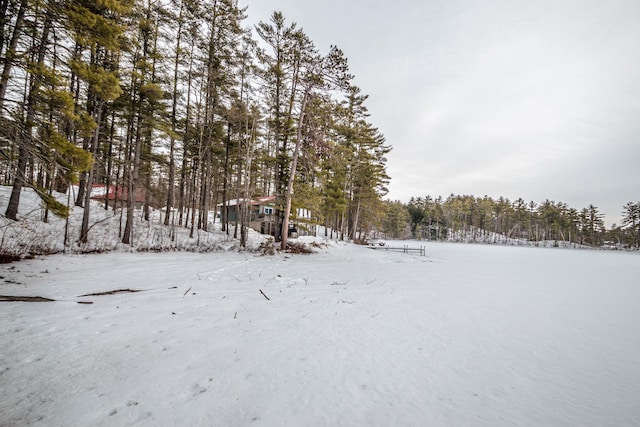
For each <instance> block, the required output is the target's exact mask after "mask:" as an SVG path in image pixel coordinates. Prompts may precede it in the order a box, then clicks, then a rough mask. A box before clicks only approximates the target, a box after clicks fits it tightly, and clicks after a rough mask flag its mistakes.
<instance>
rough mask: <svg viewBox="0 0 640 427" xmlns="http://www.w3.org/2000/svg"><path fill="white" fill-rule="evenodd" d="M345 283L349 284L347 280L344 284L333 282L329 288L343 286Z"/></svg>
mask: <svg viewBox="0 0 640 427" xmlns="http://www.w3.org/2000/svg"><path fill="white" fill-rule="evenodd" d="M347 283H349V280H347V281H346V282H333V283H332V284H331V286H344V285H346V284H347Z"/></svg>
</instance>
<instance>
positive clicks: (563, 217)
mask: <svg viewBox="0 0 640 427" xmlns="http://www.w3.org/2000/svg"><path fill="white" fill-rule="evenodd" d="M386 212H387V213H386V218H385V220H384V225H383V231H384V233H385V234H386V235H387V236H389V237H392V238H408V237H410V238H414V239H428V240H464V241H479V242H497V241H504V240H505V239H520V240H527V241H532V242H541V241H553V242H555V244H556V245H557V244H558V242H569V243H575V244H579V245H588V246H594V247H601V246H615V247H629V248H636V249H638V248H640V202H637V203H633V202H629V203H627V204H626V205H624V206H623V208H622V216H623V218H622V224H621V225H616V224H613V225H612V226H611V227H610V228H609V229H607V228H606V227H605V223H604V215H603V214H601V213H600V212H599V210H598V208H597V207H596V206H594V205H592V204H591V205H589V206H587V207H585V208H582V209H580V210H578V209H575V208H572V207H570V206H569V205H567V204H566V203H562V202H554V201H550V200H545V201H544V202H541V203H536V202H533V201H531V202H526V201H525V200H524V199H522V198H518V199H517V200H515V201H513V202H512V201H510V200H509V199H507V198H504V197H499V198H498V199H493V198H491V197H489V196H484V197H482V198H480V197H474V196H471V195H453V194H451V195H450V196H449V197H447V198H446V199H443V198H442V197H441V196H438V197H435V198H434V197H432V196H425V197H412V198H411V200H410V201H409V202H408V203H401V202H398V201H396V202H387V204H386Z"/></svg>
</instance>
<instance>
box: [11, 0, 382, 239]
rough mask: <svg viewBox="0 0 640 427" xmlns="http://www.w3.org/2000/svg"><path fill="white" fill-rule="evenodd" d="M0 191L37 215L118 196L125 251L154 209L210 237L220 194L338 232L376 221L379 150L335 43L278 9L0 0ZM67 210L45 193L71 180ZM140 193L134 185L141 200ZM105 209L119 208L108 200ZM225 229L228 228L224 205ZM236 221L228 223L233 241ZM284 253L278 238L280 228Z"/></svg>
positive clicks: (151, 1)
mask: <svg viewBox="0 0 640 427" xmlns="http://www.w3.org/2000/svg"><path fill="white" fill-rule="evenodd" d="M0 8H1V9H2V12H1V16H2V20H1V21H0V37H1V39H0V49H1V55H0V57H1V59H2V63H1V64H0V66H1V67H2V71H1V73H2V74H1V76H0V121H1V123H0V182H1V183H2V184H3V185H10V186H12V193H11V197H10V200H9V202H8V206H7V209H6V211H5V216H6V217H7V218H10V219H13V220H17V219H19V218H18V208H19V204H20V194H21V190H22V189H23V188H25V187H28V188H33V189H34V190H35V191H36V192H37V193H38V194H39V195H40V197H41V198H42V200H43V202H44V204H45V206H46V213H45V216H44V219H45V221H46V220H47V217H48V213H49V212H52V213H54V214H56V215H60V216H67V215H68V214H69V207H70V205H75V206H77V207H78V208H81V209H83V220H82V227H81V231H80V235H79V236H76V237H75V238H76V239H77V241H78V242H79V243H82V242H87V241H88V239H90V229H91V225H90V224H91V218H92V213H91V209H90V206H91V204H90V203H89V202H90V200H91V189H92V188H93V186H94V185H95V184H104V185H105V186H113V187H115V188H117V189H118V192H117V197H114V199H113V200H109V199H108V198H107V199H105V202H104V206H103V208H104V209H113V210H114V211H115V210H116V209H120V208H121V211H120V212H121V215H123V216H124V218H125V220H124V225H123V226H122V227H121V229H120V230H119V233H120V234H119V235H120V237H121V241H122V243H124V244H128V243H130V241H131V236H132V229H133V227H134V226H135V222H134V218H135V215H136V214H137V212H138V210H137V209H136V206H137V202H139V201H137V197H138V196H137V195H138V194H144V196H143V197H144V201H143V202H142V206H141V208H142V211H141V212H142V213H141V215H142V216H143V219H144V220H146V221H148V220H149V212H150V210H151V209H152V208H155V209H162V210H163V212H164V215H163V222H164V224H165V225H173V226H175V227H178V226H181V227H188V228H190V229H191V234H192V235H193V233H194V230H205V231H206V230H207V229H208V227H209V212H210V211H214V212H215V209H216V206H218V205H220V204H222V205H223V206H224V205H225V204H226V203H227V202H228V201H229V200H231V199H238V200H245V202H243V204H242V212H243V214H242V215H241V217H240V219H239V222H240V239H241V240H242V241H243V242H244V241H246V228H247V222H248V215H249V214H248V211H249V206H248V202H247V200H249V199H251V198H253V197H257V196H262V195H274V196H276V207H277V212H278V223H279V227H280V228H281V229H283V230H287V229H288V227H287V225H288V221H289V219H290V218H293V219H295V212H296V209H295V208H296V207H304V208H307V209H309V210H311V211H312V212H313V214H314V220H315V222H317V223H318V224H324V225H326V226H327V227H328V228H330V229H332V230H337V232H338V233H340V235H341V236H343V237H351V238H354V237H355V236H356V233H358V232H360V231H362V230H367V229H370V228H372V227H374V226H375V225H376V224H379V223H380V222H381V218H382V216H383V214H384V209H383V202H382V200H381V198H382V196H383V195H384V194H385V193H386V188H385V186H386V184H387V183H388V180H389V177H388V176H387V174H386V158H385V156H386V154H387V153H388V152H389V151H390V149H391V148H390V146H388V145H387V144H386V142H385V138H384V136H383V135H382V134H381V133H380V131H379V130H378V129H377V128H376V127H374V126H373V125H372V124H371V123H370V121H369V118H368V117H369V115H368V113H367V108H366V105H365V102H366V100H367V96H366V95H364V94H363V93H362V92H361V90H360V88H358V87H357V86H355V85H354V84H353V78H354V77H353V76H352V75H351V74H350V72H349V67H348V62H347V58H346V57H345V55H344V53H343V52H342V51H341V50H340V49H339V48H337V47H336V46H331V47H330V48H329V50H328V52H325V53H321V52H320V51H319V49H318V48H317V47H316V46H315V45H314V43H313V42H312V40H311V39H310V38H309V37H308V36H307V35H306V34H305V32H304V31H303V29H302V28H300V27H298V25H297V24H296V23H289V22H287V20H286V19H285V17H284V16H283V14H282V13H279V12H274V13H273V15H272V16H271V17H270V19H269V20H268V21H261V22H259V24H258V25H256V26H255V27H254V28H245V27H244V26H243V22H244V20H245V19H246V17H247V16H246V8H241V7H240V6H239V5H238V2H237V1H236V0H209V1H204V0H178V1H169V0H0ZM72 184H73V185H74V186H75V185H77V188H78V191H77V193H76V194H75V195H74V197H73V200H70V201H69V202H68V203H66V204H65V203H63V202H60V201H59V198H57V197H54V196H55V194H54V192H55V191H60V192H65V191H66V190H67V189H68V187H69V185H72ZM140 189H144V192H143V193H141V192H140ZM116 199H117V200H116ZM221 212H222V215H223V218H222V222H223V227H224V228H223V229H225V230H226V231H227V232H229V224H228V222H229V221H228V220H226V219H225V218H224V216H225V213H224V212H225V210H224V209H222V210H221ZM237 230H238V227H237V226H236V227H235V228H234V233H237ZM281 237H282V244H283V246H284V245H286V238H287V233H286V232H283V233H282V234H281Z"/></svg>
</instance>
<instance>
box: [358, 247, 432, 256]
mask: <svg viewBox="0 0 640 427" xmlns="http://www.w3.org/2000/svg"><path fill="white" fill-rule="evenodd" d="M367 247H368V248H369V249H374V250H376V251H393V252H404V253H405V254H408V253H419V254H420V256H425V255H426V254H427V250H426V248H425V247H424V246H420V247H419V248H414V247H410V246H407V245H404V246H403V247H398V246H396V247H393V246H387V245H384V246H367Z"/></svg>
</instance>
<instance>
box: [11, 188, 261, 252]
mask: <svg viewBox="0 0 640 427" xmlns="http://www.w3.org/2000/svg"><path fill="white" fill-rule="evenodd" d="M73 190H74V188H73V187H71V189H70V191H71V192H72V194H71V195H70V196H73ZM10 195H11V187H6V186H0V211H1V214H0V254H2V253H4V254H13V255H17V256H19V257H24V256H28V255H31V254H51V253H60V252H71V253H89V252H105V251H114V250H119V251H171V250H183V251H198V252H206V251H212V250H228V249H232V248H233V249H238V248H239V246H240V245H239V240H238V239H233V238H232V237H231V236H232V235H233V232H231V233H230V235H228V234H227V233H223V232H222V231H221V229H220V224H219V223H216V224H210V232H204V231H202V230H194V236H193V237H190V228H185V227H181V226H175V227H172V226H164V225H163V219H164V216H163V215H164V212H160V211H157V210H152V211H151V214H150V220H149V221H143V220H142V211H141V210H137V211H136V220H135V223H134V228H133V239H132V240H133V244H132V245H123V244H121V243H120V241H121V240H122V237H121V235H122V232H121V231H122V230H123V229H124V225H125V221H126V214H124V215H122V212H121V210H120V209H118V210H116V211H115V212H114V211H113V210H112V209H110V210H105V209H104V206H103V205H102V204H101V203H98V202H96V201H92V202H91V203H92V207H91V213H90V221H89V226H90V230H89V234H88V242H87V243H83V244H80V243H78V240H79V238H80V226H81V224H82V215H83V212H84V209H82V208H78V207H74V206H73V197H67V195H64V194H58V193H54V195H55V196H56V197H57V198H58V200H59V201H60V202H62V203H64V204H68V205H69V207H70V208H71V214H70V217H69V222H68V230H67V232H66V235H67V239H66V246H65V227H67V222H66V221H65V220H64V219H62V218H58V217H56V216H54V215H52V214H49V217H48V222H47V223H45V222H43V218H44V209H43V208H42V206H41V205H42V203H41V201H40V199H39V197H38V196H37V194H36V193H35V192H34V191H33V190H32V189H29V188H25V189H23V191H22V194H21V198H20V209H19V221H11V220H8V219H6V218H5V217H4V215H3V214H4V211H5V210H6V207H7V205H8V203H9V197H10ZM264 240H265V237H264V236H262V235H260V234H259V233H257V232H255V231H253V230H249V237H248V242H247V249H249V250H256V249H258V248H259V246H260V244H261V243H262V242H264Z"/></svg>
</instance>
